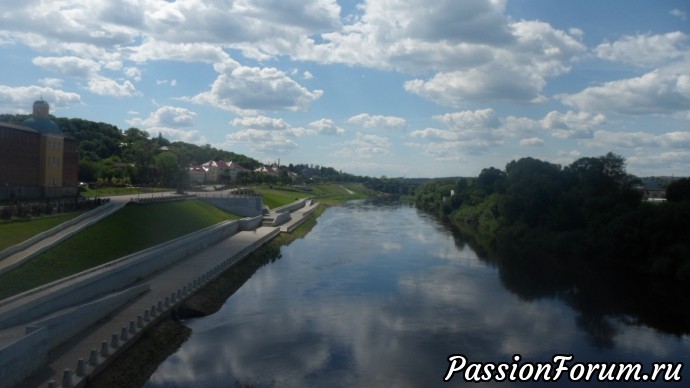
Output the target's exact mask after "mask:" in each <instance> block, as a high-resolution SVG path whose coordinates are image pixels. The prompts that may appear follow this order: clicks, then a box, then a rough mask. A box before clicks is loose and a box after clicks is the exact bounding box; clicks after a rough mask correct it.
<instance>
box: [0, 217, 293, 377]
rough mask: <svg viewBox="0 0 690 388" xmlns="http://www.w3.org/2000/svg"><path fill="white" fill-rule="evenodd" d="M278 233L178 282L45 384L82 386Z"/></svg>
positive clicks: (277, 231)
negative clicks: (186, 300)
mask: <svg viewBox="0 0 690 388" xmlns="http://www.w3.org/2000/svg"><path fill="white" fill-rule="evenodd" d="M279 233H280V230H279V229H275V230H273V231H272V232H271V233H269V234H267V235H265V236H264V237H262V238H261V239H258V240H257V241H255V242H254V243H253V244H251V245H250V246H248V247H246V248H245V249H243V250H241V251H240V252H237V253H236V254H234V255H232V256H230V257H228V258H226V259H224V260H223V261H222V262H220V263H219V264H218V265H216V266H215V267H213V268H210V269H209V270H208V271H207V272H206V273H204V274H203V275H201V276H199V277H198V278H197V279H196V280H194V281H192V282H189V283H187V284H180V285H179V286H178V288H177V289H176V290H173V291H172V292H171V293H170V296H166V297H165V298H163V299H161V300H159V301H157V302H156V303H154V304H153V305H152V306H151V307H150V308H147V309H145V310H143V311H142V312H141V314H136V315H133V316H132V317H131V320H130V321H129V322H130V323H129V325H128V326H124V327H122V328H121V329H120V330H119V331H117V332H114V333H112V335H111V336H110V337H109V338H104V339H103V341H102V342H101V346H100V349H93V350H92V351H91V354H90V356H89V357H88V359H79V360H75V364H74V365H75V369H66V370H64V371H63V374H62V380H61V382H53V383H52V385H51V384H49V385H48V386H49V387H51V386H53V387H59V386H60V387H79V386H83V384H84V383H85V382H86V381H87V379H88V377H89V376H93V375H95V374H97V373H99V372H101V371H102V370H103V369H105V368H106V367H107V366H108V365H109V364H110V363H111V362H112V361H113V360H114V359H115V358H116V357H117V356H119V355H120V354H122V352H124V351H125V350H127V349H128V348H129V347H130V346H131V345H132V344H134V343H135V342H136V340H137V339H138V338H139V337H140V336H141V334H142V333H143V332H144V331H145V330H146V329H148V328H149V327H151V326H153V324H155V323H156V322H158V321H159V320H161V319H163V318H164V317H166V316H168V315H169V314H170V312H171V311H172V310H173V309H174V308H175V307H176V306H178V305H179V304H180V303H182V302H183V301H184V300H185V299H187V298H188V297H190V296H191V295H193V294H194V293H195V292H196V291H197V290H199V289H201V288H202V287H203V286H204V285H206V284H207V283H208V282H210V281H212V280H213V279H215V278H216V277H217V276H218V275H220V274H221V273H223V272H224V271H226V270H227V269H229V268H230V267H232V266H233V265H234V264H236V263H238V262H239V261H241V260H242V259H243V258H244V257H246V256H247V255H248V254H249V253H251V252H253V251H254V250H256V249H257V248H259V247H260V246H262V245H263V244H265V243H267V242H268V241H270V240H272V239H273V238H274V237H275V236H276V235H278V234H279ZM32 334H33V333H32ZM1 367H2V366H1V365H0V368H1Z"/></svg>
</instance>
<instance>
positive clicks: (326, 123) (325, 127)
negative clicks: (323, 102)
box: [309, 119, 346, 135]
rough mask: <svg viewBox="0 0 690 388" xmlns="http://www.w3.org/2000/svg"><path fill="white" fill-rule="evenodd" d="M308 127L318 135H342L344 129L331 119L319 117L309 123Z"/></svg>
mask: <svg viewBox="0 0 690 388" xmlns="http://www.w3.org/2000/svg"><path fill="white" fill-rule="evenodd" d="M309 128H312V129H314V130H316V131H317V133H318V134H320V135H342V134H344V133H345V132H346V131H345V130H344V129H343V128H340V127H339V126H337V125H336V124H335V121H333V120H331V119H319V120H316V121H312V122H311V123H309Z"/></svg>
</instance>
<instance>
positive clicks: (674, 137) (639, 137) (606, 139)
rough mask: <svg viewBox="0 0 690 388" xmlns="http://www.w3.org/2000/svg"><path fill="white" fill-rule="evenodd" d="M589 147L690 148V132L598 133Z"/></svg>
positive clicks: (589, 142) (589, 143)
mask: <svg viewBox="0 0 690 388" xmlns="http://www.w3.org/2000/svg"><path fill="white" fill-rule="evenodd" d="M587 144H588V145H589V146H592V147H597V148H608V149H615V148H633V149H635V148H646V149H650V148H658V147H666V148H690V132H688V131H673V132H666V133H661V134H655V133H651V132H642V131H635V132H613V131H596V132H595V133H594V137H593V139H591V141H588V143H587Z"/></svg>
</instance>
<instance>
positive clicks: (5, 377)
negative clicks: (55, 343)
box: [0, 328, 49, 387]
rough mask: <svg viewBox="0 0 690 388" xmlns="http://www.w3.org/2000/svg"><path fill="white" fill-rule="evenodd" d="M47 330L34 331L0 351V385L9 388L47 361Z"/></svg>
mask: <svg viewBox="0 0 690 388" xmlns="http://www.w3.org/2000/svg"><path fill="white" fill-rule="evenodd" d="M48 337H49V334H48V330H47V329H45V328H43V329H40V330H36V331H34V332H32V333H30V334H27V335H26V336H24V337H22V338H21V339H20V340H18V341H16V342H14V343H11V344H9V345H7V346H5V347H4V348H2V349H0V384H2V386H3V387H4V386H8V387H11V386H13V385H15V384H17V383H19V382H20V381H22V380H24V379H25V378H27V377H29V376H30V375H31V373H32V372H33V371H35V370H36V369H38V368H40V367H41V366H42V365H43V364H45V363H46V361H47V359H48V351H49V346H48V342H49V340H48Z"/></svg>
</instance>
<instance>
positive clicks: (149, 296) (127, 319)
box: [0, 203, 318, 387]
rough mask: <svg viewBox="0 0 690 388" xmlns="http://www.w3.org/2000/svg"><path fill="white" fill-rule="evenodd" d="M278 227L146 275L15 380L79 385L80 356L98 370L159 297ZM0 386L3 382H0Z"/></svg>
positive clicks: (296, 215) (303, 212)
mask: <svg viewBox="0 0 690 388" xmlns="http://www.w3.org/2000/svg"><path fill="white" fill-rule="evenodd" d="M317 207H318V203H314V204H311V205H309V206H305V207H304V208H301V209H298V210H296V211H295V212H293V213H292V219H291V220H290V221H289V222H288V223H287V224H285V225H282V227H285V228H289V230H292V229H293V228H292V227H291V226H294V225H297V224H299V223H301V222H303V221H304V219H306V216H307V215H308V214H309V213H311V212H312V211H314V210H315V209H316V208H317ZM279 232H280V230H279V229H278V228H277V227H260V228H258V229H257V230H256V231H242V232H238V233H236V234H234V235H232V236H231V237H229V238H227V239H225V240H222V241H220V242H218V243H216V244H214V245H212V246H210V247H208V248H206V249H204V250H203V251H201V252H198V253H196V254H193V255H191V256H189V257H187V258H185V259H182V260H180V261H178V262H177V263H175V264H173V265H171V266H169V267H167V268H166V269H164V270H162V271H160V272H158V273H156V274H154V275H152V276H150V277H148V278H146V279H142V281H141V283H140V284H146V283H148V284H149V285H150V291H148V292H146V293H144V294H142V295H140V296H139V297H138V298H137V299H136V300H134V301H132V302H129V303H128V304H126V305H125V306H123V307H122V308H120V309H119V310H117V311H116V312H115V313H113V314H112V315H111V316H109V317H108V318H107V319H106V320H104V321H103V322H99V323H97V324H95V325H93V326H91V327H90V328H88V329H87V330H85V331H83V332H82V333H80V334H79V336H78V338H74V339H72V340H70V341H68V342H67V343H65V344H62V345H60V346H59V347H58V348H56V349H54V350H52V351H51V352H50V354H49V362H48V364H47V365H45V366H44V367H42V368H41V369H40V370H38V371H37V372H36V373H35V374H34V375H33V376H32V377H31V378H29V379H27V380H25V381H24V382H23V383H21V384H20V385H21V386H22V387H50V386H55V387H61V386H64V385H63V384H62V383H63V378H64V376H65V371H66V370H69V373H68V374H69V379H70V380H72V382H73V384H74V385H75V386H78V385H79V384H83V382H84V377H83V376H82V377H79V376H78V375H77V374H76V373H75V371H77V370H78V361H79V360H80V359H82V360H84V361H82V367H83V366H84V364H86V368H85V374H86V375H88V374H89V373H93V372H94V371H99V370H100V369H102V368H103V366H104V363H106V362H109V361H112V359H113V356H112V355H113V353H115V352H118V353H119V352H121V351H123V350H124V348H125V347H126V346H129V345H131V343H133V342H134V341H135V340H136V338H137V337H138V336H139V335H140V334H141V333H142V332H143V330H144V329H145V328H146V327H150V326H151V325H152V324H153V323H154V322H155V321H156V320H155V319H154V315H153V313H152V314H149V312H153V311H155V308H154V309H152V307H153V306H161V302H162V301H164V300H165V299H166V298H169V299H171V296H172V294H174V293H176V292H177V296H178V298H179V297H180V296H182V299H184V298H185V297H187V296H189V295H191V293H187V294H186V295H182V294H181V293H180V292H179V290H180V289H181V285H186V284H192V282H194V281H195V280H198V279H200V278H202V277H203V276H205V275H208V274H212V275H213V276H217V275H218V274H219V273H220V272H222V271H218V270H217V269H218V267H219V265H222V266H223V267H222V269H226V268H228V267H229V266H230V265H232V264H233V263H234V262H236V261H238V260H241V259H242V258H243V257H244V256H245V255H246V254H248V253H249V252H251V250H253V249H255V248H256V247H257V246H259V245H261V244H263V243H265V242H267V241H270V240H271V239H272V238H273V237H274V236H275V235H277V234H278V233H279ZM214 269H216V270H214ZM178 302H179V300H178ZM168 311H169V310H168ZM141 316H146V317H147V318H149V317H150V319H147V320H146V321H145V322H143V324H142V322H141V320H142V318H141ZM161 316H162V315H161V314H160V312H159V313H158V315H157V317H158V318H160V317H161ZM137 318H139V319H138V320H139V322H138V324H142V326H143V327H141V328H140V327H135V320H137ZM123 328H124V331H128V333H127V334H128V339H127V342H123V341H121V342H120V343H119V344H118V347H116V348H113V347H110V351H109V356H108V357H100V356H99V357H97V360H96V361H97V362H96V363H97V364H98V366H96V367H92V366H89V365H88V361H89V359H90V358H92V355H93V353H98V354H100V350H101V349H102V347H103V346H104V344H105V343H108V344H111V343H112V340H113V337H119V338H121V333H122V332H123ZM23 330H24V329H23V326H22V327H16V328H12V329H9V330H5V331H4V337H5V339H7V338H8V337H16V336H18V335H23ZM20 333H21V334H20ZM2 337H3V335H2V333H0V347H1V346H2V342H3V341H2ZM96 363H94V364H96ZM1 385H2V382H0V386H1ZM67 385H69V384H67Z"/></svg>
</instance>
